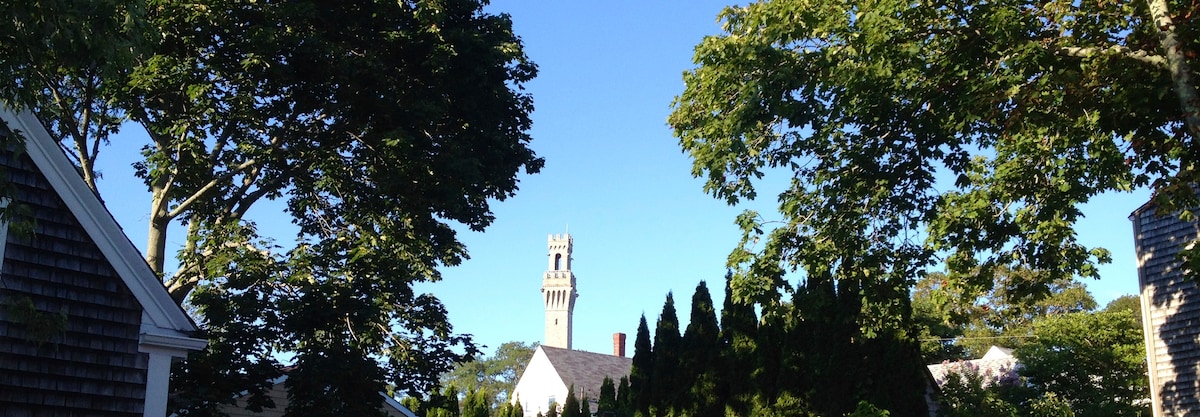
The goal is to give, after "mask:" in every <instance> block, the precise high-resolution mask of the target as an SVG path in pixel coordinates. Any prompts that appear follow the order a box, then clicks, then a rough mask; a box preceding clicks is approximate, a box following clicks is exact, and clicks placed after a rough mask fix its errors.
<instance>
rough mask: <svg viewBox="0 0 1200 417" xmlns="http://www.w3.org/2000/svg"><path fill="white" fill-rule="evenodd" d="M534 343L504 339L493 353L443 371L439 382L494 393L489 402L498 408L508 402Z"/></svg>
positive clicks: (527, 363) (530, 354) (527, 361)
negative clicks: (448, 370) (505, 340)
mask: <svg viewBox="0 0 1200 417" xmlns="http://www.w3.org/2000/svg"><path fill="white" fill-rule="evenodd" d="M536 346H537V345H536V344H533V343H523V342H506V343H504V344H501V345H500V346H499V347H497V348H496V351H495V353H493V354H492V356H489V357H486V358H480V359H476V360H473V361H469V362H462V363H459V364H457V365H455V366H454V369H451V370H450V372H447V373H445V374H443V375H442V377H441V378H440V379H441V383H442V385H447V384H451V385H454V386H457V387H467V388H468V389H474V390H479V391H486V392H488V393H495V394H494V395H493V396H492V398H490V399H489V405H490V406H491V407H492V408H497V407H499V406H500V404H503V403H507V402H509V399H510V398H509V396H510V395H511V393H512V391H513V389H514V388H516V385H517V380H518V379H520V378H521V373H522V372H524V370H525V366H527V365H529V360H530V358H532V357H533V351H534V349H536Z"/></svg>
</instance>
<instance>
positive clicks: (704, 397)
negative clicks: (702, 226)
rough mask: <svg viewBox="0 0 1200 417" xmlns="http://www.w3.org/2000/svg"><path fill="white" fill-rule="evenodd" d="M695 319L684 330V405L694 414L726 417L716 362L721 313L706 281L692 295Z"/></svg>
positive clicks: (680, 378)
mask: <svg viewBox="0 0 1200 417" xmlns="http://www.w3.org/2000/svg"><path fill="white" fill-rule="evenodd" d="M690 317H691V319H690V320H689V321H688V326H687V330H686V331H684V333H683V339H682V346H681V353H682V356H681V357H680V365H681V366H680V368H679V373H678V377H677V381H679V383H680V387H679V388H680V391H679V392H678V393H677V395H679V401H681V403H680V404H678V405H679V406H680V408H685V409H688V410H689V411H690V413H688V414H689V415H691V416H692V417H722V416H724V415H725V411H724V410H723V409H722V407H721V404H723V403H724V401H723V398H721V397H722V395H721V394H719V393H718V390H717V382H718V379H719V376H718V375H717V369H718V368H719V367H718V366H717V365H716V363H715V362H716V359H717V352H718V351H719V341H720V338H719V337H720V329H719V328H718V327H717V313H716V311H715V310H714V309H713V302H712V295H711V294H709V292H708V285H707V284H705V283H704V281H700V284H698V285H696V292H695V293H694V294H693V295H692V312H691V316H690Z"/></svg>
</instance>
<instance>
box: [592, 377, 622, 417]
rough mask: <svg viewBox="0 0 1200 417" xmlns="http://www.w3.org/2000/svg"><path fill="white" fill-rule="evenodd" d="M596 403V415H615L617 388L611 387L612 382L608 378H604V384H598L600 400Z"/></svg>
mask: <svg viewBox="0 0 1200 417" xmlns="http://www.w3.org/2000/svg"><path fill="white" fill-rule="evenodd" d="M597 400H598V401H597V402H596V414H599V415H601V416H604V415H605V414H604V413H611V414H610V415H615V414H616V413H617V388H616V387H614V386H613V380H612V378H609V377H604V382H602V383H600V398H598V399H597Z"/></svg>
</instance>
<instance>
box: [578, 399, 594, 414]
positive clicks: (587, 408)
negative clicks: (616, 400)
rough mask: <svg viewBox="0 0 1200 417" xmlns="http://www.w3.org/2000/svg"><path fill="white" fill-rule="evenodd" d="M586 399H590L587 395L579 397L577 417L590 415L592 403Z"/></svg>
mask: <svg viewBox="0 0 1200 417" xmlns="http://www.w3.org/2000/svg"><path fill="white" fill-rule="evenodd" d="M588 401H591V399H589V398H588V397H587V395H584V396H583V397H582V398H580V399H579V417H592V405H591V404H588Z"/></svg>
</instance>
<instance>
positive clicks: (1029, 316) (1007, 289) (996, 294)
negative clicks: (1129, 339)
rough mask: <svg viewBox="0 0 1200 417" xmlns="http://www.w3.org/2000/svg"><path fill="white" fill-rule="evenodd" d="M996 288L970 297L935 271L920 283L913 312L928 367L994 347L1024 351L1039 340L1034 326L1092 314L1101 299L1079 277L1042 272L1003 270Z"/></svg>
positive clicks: (996, 272) (999, 271)
mask: <svg viewBox="0 0 1200 417" xmlns="http://www.w3.org/2000/svg"><path fill="white" fill-rule="evenodd" d="M991 274H992V275H993V279H994V281H995V282H994V284H993V286H992V287H991V288H990V289H989V290H987V291H983V292H978V293H967V292H964V291H963V289H962V288H952V287H950V286H949V285H947V284H946V282H947V276H946V275H945V274H943V273H932V274H929V275H928V276H926V277H924V278H922V279H920V280H919V281H917V284H916V285H915V287H914V290H913V295H912V298H913V301H912V302H913V311H914V316H915V318H916V320H917V322H918V327H920V328H921V331H922V336H921V337H922V338H923V339H933V338H936V339H939V340H938V341H936V342H933V341H927V342H923V343H922V349H923V356H924V357H925V359H926V362H928V363H935V362H941V361H943V360H954V359H975V358H979V357H981V356H982V355H983V354H984V353H986V352H987V350H988V348H990V347H991V346H992V345H1000V346H1004V347H1008V348H1018V347H1020V346H1022V345H1024V344H1025V343H1026V342H1027V341H1028V340H1030V338H1031V337H1032V336H1033V322H1034V321H1035V320H1038V319H1040V318H1042V317H1045V316H1047V315H1056V314H1065V313H1072V312H1080V311H1092V310H1094V309H1095V308H1096V301H1095V299H1094V298H1092V295H1091V294H1090V293H1088V291H1087V287H1086V286H1085V285H1084V284H1083V283H1082V282H1080V281H1078V280H1075V279H1069V278H1064V279H1059V280H1055V281H1050V280H1046V279H1043V278H1042V275H1043V274H1042V273H1038V272H1035V271H1027V270H1008V269H1007V268H997V269H996V270H994V271H992V272H991Z"/></svg>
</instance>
